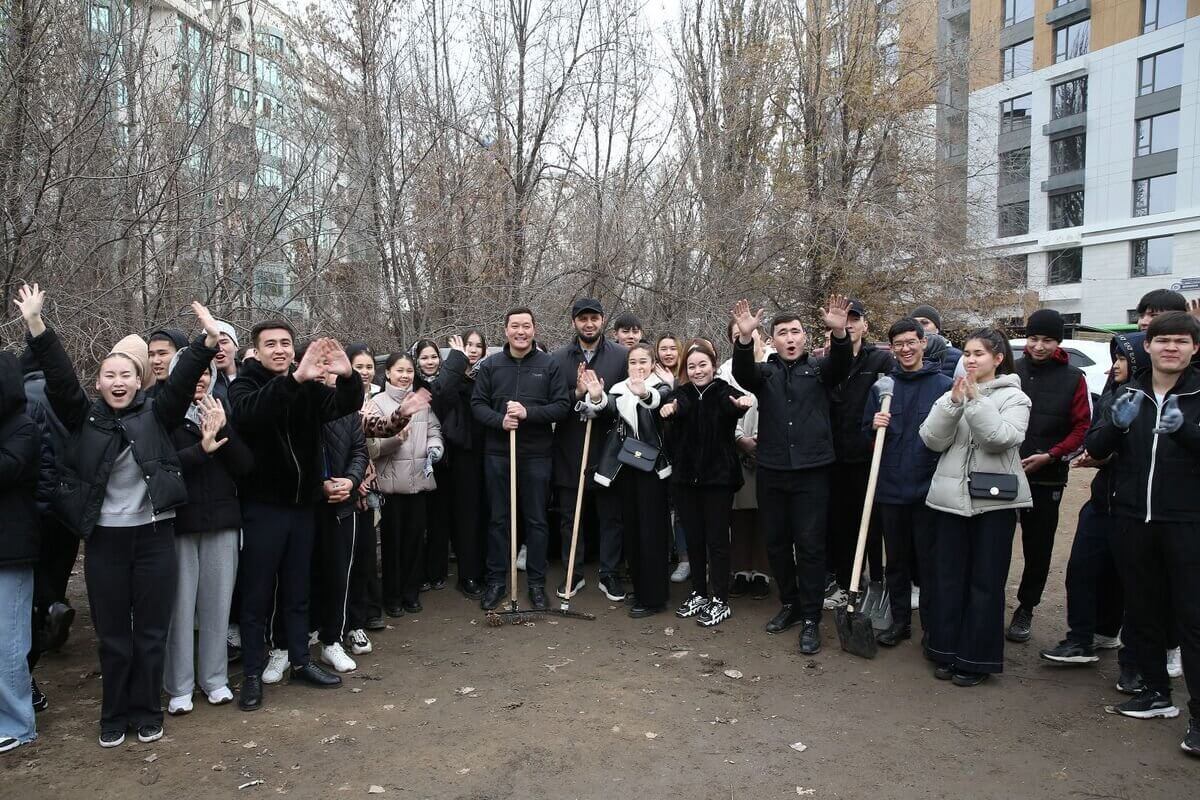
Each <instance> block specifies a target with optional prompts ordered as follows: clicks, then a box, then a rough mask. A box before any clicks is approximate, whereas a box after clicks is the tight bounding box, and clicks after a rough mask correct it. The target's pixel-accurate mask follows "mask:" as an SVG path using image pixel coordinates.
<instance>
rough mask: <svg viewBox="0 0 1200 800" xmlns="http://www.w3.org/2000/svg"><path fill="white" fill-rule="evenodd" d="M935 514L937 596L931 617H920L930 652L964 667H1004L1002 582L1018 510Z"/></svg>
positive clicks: (940, 660)
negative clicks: (973, 513) (960, 514)
mask: <svg viewBox="0 0 1200 800" xmlns="http://www.w3.org/2000/svg"><path fill="white" fill-rule="evenodd" d="M934 513H935V514H936V515H937V533H936V534H935V536H936V537H937V538H936V541H935V543H934V564H933V581H934V598H933V605H932V606H931V607H930V614H929V618H928V619H925V618H924V617H922V619H921V622H922V624H923V625H924V627H925V631H926V632H927V633H928V634H929V636H928V639H927V640H926V645H925V649H926V653H927V654H928V655H929V657H930V658H932V659H933V660H934V661H937V662H938V663H939V664H949V665H951V666H953V667H955V668H956V669H960V670H962V671H964V672H1003V671H1004V584H1005V581H1006V580H1007V579H1008V566H1009V563H1010V562H1011V561H1012V539H1013V533H1014V532H1015V531H1016V529H1017V514H1016V512H1015V511H1007V510H998V511H988V512H987V513H985V514H979V515H977V516H974V517H960V516H958V515H957V514H946V513H943V512H940V511H939V512H934ZM921 594H925V587H924V586H922V587H921Z"/></svg>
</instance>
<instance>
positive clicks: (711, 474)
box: [671, 378, 746, 491]
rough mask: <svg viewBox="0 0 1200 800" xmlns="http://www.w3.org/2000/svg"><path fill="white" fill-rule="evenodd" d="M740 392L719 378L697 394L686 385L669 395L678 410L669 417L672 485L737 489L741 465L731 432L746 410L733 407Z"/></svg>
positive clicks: (690, 386) (691, 385) (739, 481)
mask: <svg viewBox="0 0 1200 800" xmlns="http://www.w3.org/2000/svg"><path fill="white" fill-rule="evenodd" d="M742 394H743V393H742V392H739V391H738V390H737V389H735V388H733V387H732V386H730V385H729V384H728V383H726V382H725V381H723V380H721V379H720V378H714V379H713V382H712V383H710V384H708V385H707V386H705V387H704V391H698V390H697V389H696V387H695V385H693V384H691V383H685V384H683V385H682V386H680V387H679V388H678V389H676V390H675V392H674V393H673V394H672V395H671V400H673V401H674V402H675V403H677V404H678V408H677V409H676V411H675V413H674V414H673V415H672V416H671V420H673V422H672V425H673V426H674V427H673V430H672V434H673V435H672V448H671V482H672V483H677V484H682V485H684V486H720V487H724V488H728V489H733V490H735V491H736V490H737V489H740V488H741V486H742V483H743V482H744V480H745V479H744V478H743V476H742V462H741V459H740V458H739V457H738V452H737V448H736V446H735V445H734V429H735V428H737V421H738V419H739V418H740V417H741V416H742V415H744V414H745V413H746V409H744V408H738V407H737V406H735V405H734V404H733V400H734V399H735V398H738V397H741V396H742Z"/></svg>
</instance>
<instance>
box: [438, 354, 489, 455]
mask: <svg viewBox="0 0 1200 800" xmlns="http://www.w3.org/2000/svg"><path fill="white" fill-rule="evenodd" d="M429 391H430V394H431V395H433V402H432V404H431V405H432V408H433V413H434V415H435V416H436V417H437V418H438V421H439V422H440V423H442V437H443V438H444V439H445V440H446V441H447V442H448V443H449V444H451V445H453V446H454V447H456V448H458V449H459V450H471V449H473V448H475V447H478V446H479V445H480V444H481V443H482V442H483V425H481V424H480V422H479V420H477V419H475V415H474V414H472V413H471V393H472V392H473V391H475V374H474V372H472V371H471V364H470V362H469V361H467V357H466V356H464V355H463V354H462V353H460V352H458V351H457V350H451V351H450V353H449V354H448V355H447V356H446V360H445V362H443V363H442V369H441V371H440V372H439V373H438V379H437V380H436V381H434V382H433V384H432V385H431V386H430V388H429Z"/></svg>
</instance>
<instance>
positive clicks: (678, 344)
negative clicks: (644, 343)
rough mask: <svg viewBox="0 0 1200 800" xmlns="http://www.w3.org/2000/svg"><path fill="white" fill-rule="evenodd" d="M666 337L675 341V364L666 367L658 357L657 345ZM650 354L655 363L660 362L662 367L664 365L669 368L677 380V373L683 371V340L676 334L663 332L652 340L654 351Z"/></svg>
mask: <svg viewBox="0 0 1200 800" xmlns="http://www.w3.org/2000/svg"><path fill="white" fill-rule="evenodd" d="M667 339H670V340H671V341H673V342H674V343H675V366H673V367H667V365H666V364H663V363H662V361H660V360H659V358H658V346H659V345H660V344H662V343H663V342H665V341H666V340H667ZM652 355H653V357H654V363H655V364H661V365H662V366H663V367H666V368H667V369H668V370H670V372H671V374H672V375H674V376H675V380H679V375H680V374H681V373H682V372H683V342H682V341H680V339H679V337H678V336H676V335H675V334H673V333H664V334H662V335H661V336H659V337H658V338H657V339H656V340H655V341H654V353H653V354H652Z"/></svg>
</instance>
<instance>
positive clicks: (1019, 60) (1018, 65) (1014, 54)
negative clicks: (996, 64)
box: [1000, 39, 1033, 80]
mask: <svg viewBox="0 0 1200 800" xmlns="http://www.w3.org/2000/svg"><path fill="white" fill-rule="evenodd" d="M1032 71H1033V39H1030V40H1029V41H1027V42H1020V43H1019V44H1014V45H1013V46H1012V47H1006V48H1004V49H1003V50H1001V51H1000V78H1001V80H1008V79H1009V78H1016V77H1019V76H1021V75H1028V74H1029V73H1030V72H1032Z"/></svg>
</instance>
